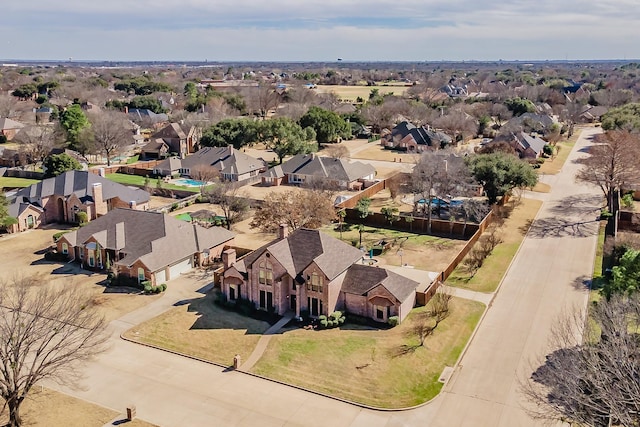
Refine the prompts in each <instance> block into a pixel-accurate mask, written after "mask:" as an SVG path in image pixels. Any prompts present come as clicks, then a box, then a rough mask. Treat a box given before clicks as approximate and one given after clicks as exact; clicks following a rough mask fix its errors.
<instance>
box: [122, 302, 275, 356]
mask: <svg viewBox="0 0 640 427" xmlns="http://www.w3.org/2000/svg"><path fill="white" fill-rule="evenodd" d="M268 328H269V324H268V323H267V322H263V321H260V320H255V319H252V318H249V317H245V316H241V315H239V314H238V313H235V312H232V311H227V310H225V309H222V308H220V307H218V306H217V305H215V304H214V303H213V295H207V296H205V297H202V298H198V299H195V300H192V301H191V303H189V304H185V305H182V306H179V307H175V308H173V309H171V310H169V311H167V312H165V313H163V314H161V315H160V316H158V317H155V318H153V319H151V320H149V321H147V322H144V323H142V324H140V325H138V326H135V327H134V328H132V329H130V330H128V331H127V332H126V333H125V336H126V337H127V338H129V339H132V340H134V341H138V342H142V343H145V344H151V345H154V346H157V347H160V348H164V349H167V350H172V351H177V352H180V353H183V354H187V355H189V356H193V357H197V358H200V359H204V360H209V361H211V362H215V363H219V364H222V365H231V364H232V362H233V357H234V356H235V355H236V354H239V355H240V356H241V357H242V359H243V360H246V359H247V358H248V357H249V355H250V354H251V352H252V351H253V349H254V348H255V346H256V344H257V343H258V340H259V339H260V336H261V334H262V333H263V332H264V331H266V330H267V329H268Z"/></svg>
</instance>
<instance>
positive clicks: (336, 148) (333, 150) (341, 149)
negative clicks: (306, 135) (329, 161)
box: [325, 144, 349, 159]
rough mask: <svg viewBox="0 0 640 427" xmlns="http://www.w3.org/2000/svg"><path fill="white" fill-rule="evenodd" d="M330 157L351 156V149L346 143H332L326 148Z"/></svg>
mask: <svg viewBox="0 0 640 427" xmlns="http://www.w3.org/2000/svg"><path fill="white" fill-rule="evenodd" d="M325 151H326V153H327V155H328V156H329V157H332V158H334V159H342V158H344V157H349V149H348V148H347V146H346V145H342V144H331V145H330V146H328V147H327V149H326V150H325Z"/></svg>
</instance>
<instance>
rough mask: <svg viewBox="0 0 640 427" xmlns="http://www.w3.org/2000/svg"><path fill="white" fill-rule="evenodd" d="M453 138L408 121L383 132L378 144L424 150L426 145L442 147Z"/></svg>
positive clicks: (395, 147) (415, 150) (410, 150)
mask: <svg viewBox="0 0 640 427" xmlns="http://www.w3.org/2000/svg"><path fill="white" fill-rule="evenodd" d="M452 141H453V140H452V139H451V137H450V136H449V135H447V134H445V133H442V132H439V131H436V130H433V129H431V128H429V127H425V126H420V127H416V126H414V125H413V124H412V123H410V122H408V121H402V122H400V123H398V124H397V125H396V126H395V127H394V128H393V129H392V130H391V131H388V130H387V132H384V133H383V135H382V138H381V140H380V144H381V145H382V146H383V147H385V148H392V149H395V150H404V151H409V152H414V153H415V152H420V151H424V150H425V149H427V148H428V147H432V148H443V147H445V146H447V145H449V144H451V142H452Z"/></svg>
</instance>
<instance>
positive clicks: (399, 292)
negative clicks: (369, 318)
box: [342, 264, 420, 301]
mask: <svg viewBox="0 0 640 427" xmlns="http://www.w3.org/2000/svg"><path fill="white" fill-rule="evenodd" d="M378 285H382V286H384V288H385V289H386V290H387V291H389V293H391V295H393V296H394V297H396V299H397V300H398V301H404V300H405V299H406V298H407V297H408V296H409V295H411V294H412V293H413V292H415V291H416V288H417V287H418V286H419V285H420V283H418V282H416V281H415V280H411V279H409V278H406V277H404V276H401V275H399V274H396V273H394V272H393V271H389V270H385V269H384V268H378V267H372V266H368V265H361V264H353V265H352V266H350V267H349V269H348V270H347V274H346V276H345V278H344V281H343V282H342V292H346V293H348V294H355V295H365V294H367V293H368V292H369V291H370V290H372V289H373V288H375V287H376V286H378Z"/></svg>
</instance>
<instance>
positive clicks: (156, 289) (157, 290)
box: [151, 286, 162, 294]
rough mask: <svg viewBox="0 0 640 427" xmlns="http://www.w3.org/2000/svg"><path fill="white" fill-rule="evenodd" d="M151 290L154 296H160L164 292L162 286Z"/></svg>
mask: <svg viewBox="0 0 640 427" xmlns="http://www.w3.org/2000/svg"><path fill="white" fill-rule="evenodd" d="M151 290H152V291H153V293H154V294H159V293H160V292H162V288H161V287H160V286H154V287H152V288H151Z"/></svg>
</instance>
